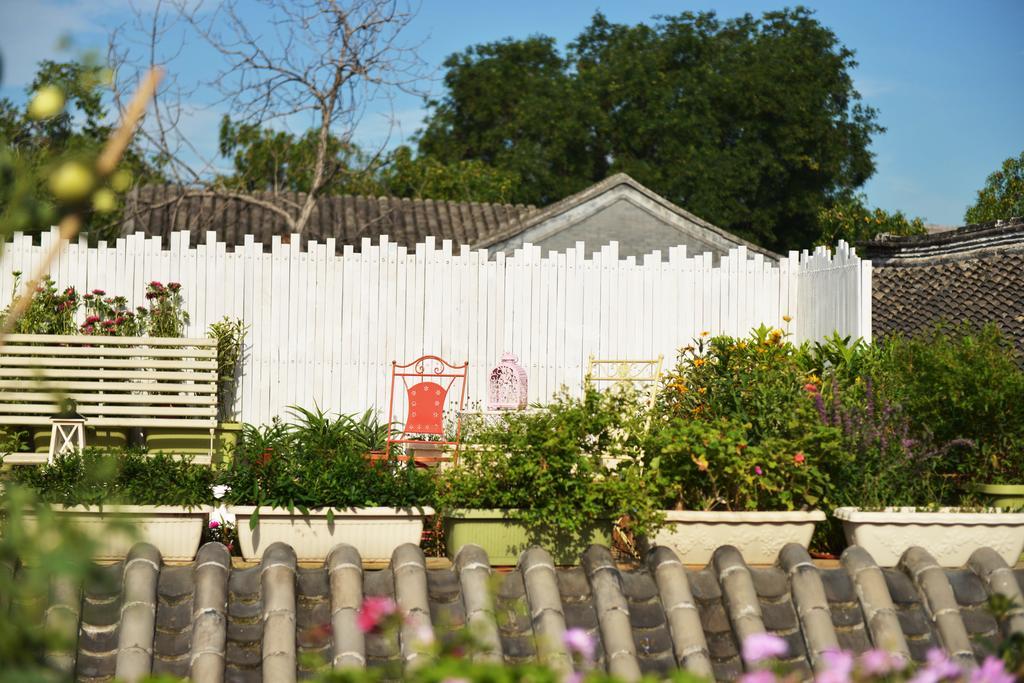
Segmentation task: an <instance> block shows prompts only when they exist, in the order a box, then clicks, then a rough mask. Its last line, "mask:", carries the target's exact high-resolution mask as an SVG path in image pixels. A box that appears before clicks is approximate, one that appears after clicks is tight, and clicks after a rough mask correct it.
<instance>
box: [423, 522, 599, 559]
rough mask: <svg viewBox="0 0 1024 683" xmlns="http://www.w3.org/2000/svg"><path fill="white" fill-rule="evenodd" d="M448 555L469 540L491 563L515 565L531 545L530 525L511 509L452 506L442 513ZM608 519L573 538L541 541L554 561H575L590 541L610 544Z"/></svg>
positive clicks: (590, 543) (451, 555)
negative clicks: (516, 517)
mask: <svg viewBox="0 0 1024 683" xmlns="http://www.w3.org/2000/svg"><path fill="white" fill-rule="evenodd" d="M443 523H444V533H445V544H446V546H447V548H448V556H449V557H451V558H454V557H455V554H456V553H458V551H459V549H460V548H461V547H462V546H464V545H466V544H468V543H473V544H475V545H478V546H480V547H482V548H483V549H484V550H485V551H487V557H488V559H490V561H491V564H494V565H515V564H516V563H517V562H518V561H519V555H520V554H521V553H522V552H523V551H524V550H526V549H527V548H529V547H530V546H531V545H533V544H532V543H531V541H530V538H531V533H530V531H531V529H530V527H528V526H527V525H525V524H523V523H521V522H519V521H517V520H516V519H515V510H453V511H452V512H450V513H446V514H445V516H444V521H443ZM611 530H612V524H611V523H610V522H605V523H595V524H594V525H593V526H592V527H591V528H589V529H587V530H585V531H584V532H583V534H581V535H580V536H579V537H575V538H562V539H556V540H555V541H554V542H553V543H549V544H545V548H546V549H547V550H549V551H551V554H552V557H553V558H554V561H555V563H556V564H577V563H578V562H579V559H580V558H579V552H580V551H582V550H586V548H587V547H588V546H590V545H592V544H595V543H596V544H598V545H605V546H607V545H611V540H612V537H611Z"/></svg>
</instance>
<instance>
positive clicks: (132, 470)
mask: <svg viewBox="0 0 1024 683" xmlns="http://www.w3.org/2000/svg"><path fill="white" fill-rule="evenodd" d="M10 477H11V479H12V480H13V481H15V482H17V483H19V484H22V485H25V486H28V487H31V488H33V489H35V490H36V491H37V492H38V495H39V498H40V500H42V501H43V502H45V503H49V504H50V505H51V507H52V509H53V510H54V511H56V512H57V513H58V514H60V515H63V516H67V517H70V518H72V519H73V521H74V523H75V524H76V525H78V526H80V527H81V528H83V529H84V530H86V531H87V532H90V533H94V534H95V535H96V541H97V559H119V558H124V557H125V556H126V555H127V553H128V550H129V549H130V548H131V546H132V545H133V544H134V543H135V542H137V541H146V542H148V543H152V544H153V545H154V546H156V547H157V549H158V550H160V554H161V555H162V556H163V558H164V559H165V560H185V561H188V560H192V559H194V558H195V554H196V551H197V550H198V548H199V540H200V537H201V536H202V532H203V526H204V522H205V519H206V515H207V514H208V512H209V510H210V507H209V505H208V502H209V500H210V496H211V492H210V487H211V485H212V482H213V473H212V472H211V470H210V468H208V467H202V466H199V465H193V464H192V463H190V462H187V461H184V460H179V459H174V458H171V457H168V456H163V455H159V454H157V455H147V454H145V453H144V452H142V451H140V450H138V449H128V450H120V449H98V448H86V449H85V450H84V451H82V452H81V453H78V452H70V453H65V454H61V455H58V456H56V457H55V458H54V461H53V463H51V464H48V465H38V466H32V467H19V468H15V469H14V470H13V471H12V473H11V475H10ZM112 521H117V522H120V524H118V525H115V526H113V527H110V528H108V525H109V523H110V522H112ZM90 530H91V531H90Z"/></svg>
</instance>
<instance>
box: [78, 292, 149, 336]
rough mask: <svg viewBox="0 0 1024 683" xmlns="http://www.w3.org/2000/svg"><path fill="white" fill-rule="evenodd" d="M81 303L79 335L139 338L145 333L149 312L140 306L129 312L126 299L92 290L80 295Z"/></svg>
mask: <svg viewBox="0 0 1024 683" xmlns="http://www.w3.org/2000/svg"><path fill="white" fill-rule="evenodd" d="M82 303H83V304H84V306H85V322H84V323H82V325H81V327H80V328H79V332H80V333H81V334H91V335H102V336H106V337H141V336H142V335H144V334H145V333H146V319H147V317H148V315H149V310H148V309H146V308H144V307H142V306H140V307H138V308H137V309H136V310H134V311H133V310H131V309H130V308H129V307H128V299H127V298H126V297H123V296H107V293H106V292H105V291H103V290H102V289H94V290H92V291H91V292H89V293H88V294H83V295H82Z"/></svg>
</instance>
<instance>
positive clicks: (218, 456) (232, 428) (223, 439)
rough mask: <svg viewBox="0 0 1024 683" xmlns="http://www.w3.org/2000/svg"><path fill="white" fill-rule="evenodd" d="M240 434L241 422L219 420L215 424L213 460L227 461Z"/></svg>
mask: <svg viewBox="0 0 1024 683" xmlns="http://www.w3.org/2000/svg"><path fill="white" fill-rule="evenodd" d="M241 435H242V423H241V422H221V423H220V424H219V425H218V426H217V436H216V438H215V440H214V442H213V459H214V461H215V462H217V463H218V464H219V463H224V462H229V461H230V460H231V456H232V454H233V453H234V452H235V446H237V445H238V439H239V437H240V436H241Z"/></svg>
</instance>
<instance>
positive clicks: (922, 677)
mask: <svg viewBox="0 0 1024 683" xmlns="http://www.w3.org/2000/svg"><path fill="white" fill-rule="evenodd" d="M960 673H961V672H960V665H959V664H957V663H956V662H954V661H953V660H952V659H950V658H949V655H947V654H946V653H945V652H944V651H943V650H941V649H939V648H937V647H934V648H932V649H931V650H928V658H927V659H926V661H925V665H924V667H922V668H921V669H919V670H918V671H917V673H916V674H914V675H913V677H911V679H910V680H909V681H908V683H939V681H947V680H955V679H957V678H959V677H960Z"/></svg>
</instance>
